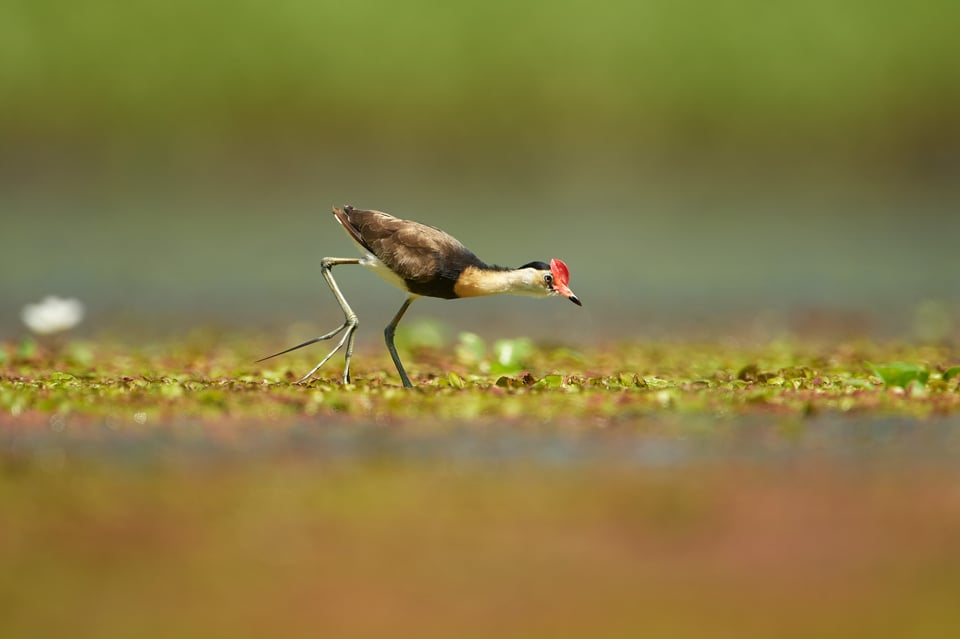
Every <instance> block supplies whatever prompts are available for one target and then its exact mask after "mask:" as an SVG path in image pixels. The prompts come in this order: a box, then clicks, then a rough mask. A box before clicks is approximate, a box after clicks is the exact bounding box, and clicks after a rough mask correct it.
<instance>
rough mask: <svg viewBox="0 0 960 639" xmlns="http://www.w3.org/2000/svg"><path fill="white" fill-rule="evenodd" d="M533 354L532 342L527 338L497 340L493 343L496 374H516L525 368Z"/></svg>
mask: <svg viewBox="0 0 960 639" xmlns="http://www.w3.org/2000/svg"><path fill="white" fill-rule="evenodd" d="M533 352H534V347H533V342H532V341H531V340H530V339H529V338H527V337H518V338H516V339H499V340H497V341H496V342H494V343H493V356H494V359H495V362H494V366H493V370H494V371H496V372H516V371H520V370H522V369H523V368H524V366H526V363H527V362H528V361H529V359H530V356H531V355H532V354H533Z"/></svg>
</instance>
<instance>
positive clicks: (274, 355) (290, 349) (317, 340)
mask: <svg viewBox="0 0 960 639" xmlns="http://www.w3.org/2000/svg"><path fill="white" fill-rule="evenodd" d="M349 325H350V324H349V323H347V322H345V323H344V324H343V326H341V327H340V328H338V329H336V330H333V331H330V332H329V333H327V334H326V335H321V336H320V337H314V338H313V339H308V340H307V341H305V342H304V343H303V344H297V345H296V346H291V347H290V348H288V349H286V350H284V351H280V352H279V353H274V354H273V355H267V356H266V357H263V358H261V359H258V360H257V362H256V363H258V364H259V363H260V362H265V361H267V360H268V359H272V358H274V357H276V356H277V355H285V354H287V353H289V352H290V351H295V350H297V349H298V348H303V347H304V346H310V345H311V344H316V343H317V342H322V341H323V340H325V339H330V338H331V337H336V336H337V333H339V332H340V331H342V330H343V329H345V328H346V327H347V326H349ZM337 348H339V346H338V347H337ZM324 361H326V360H324ZM307 377H309V375H308V376H307Z"/></svg>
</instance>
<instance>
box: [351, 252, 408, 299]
mask: <svg viewBox="0 0 960 639" xmlns="http://www.w3.org/2000/svg"><path fill="white" fill-rule="evenodd" d="M365 253H366V254H365V255H364V256H363V257H362V258H360V263H361V264H363V265H364V266H366V267H367V268H368V269H370V270H371V271H373V272H374V273H376V274H377V275H379V276H380V277H381V278H382V279H384V280H385V281H387V282H389V283H391V284H393V285H394V286H396V287H397V288H399V289H400V290H401V291H406V290H407V284H406V282H404V281H403V279H402V278H401V277H400V276H399V275H397V274H396V273H394V272H393V271H391V270H390V269H389V268H387V265H386V264H384V263H383V262H381V261H380V260H379V259H377V256H376V255H374V254H373V253H369V252H365Z"/></svg>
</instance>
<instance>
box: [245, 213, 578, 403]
mask: <svg viewBox="0 0 960 639" xmlns="http://www.w3.org/2000/svg"><path fill="white" fill-rule="evenodd" d="M333 215H334V217H335V218H336V221H337V222H339V223H340V226H342V227H343V229H344V230H345V231H346V233H347V235H348V236H349V237H350V239H351V240H352V241H353V243H354V244H356V246H357V248H358V249H359V250H360V253H361V255H362V257H359V258H349V257H324V258H323V259H322V260H321V261H320V272H321V274H322V275H323V278H324V280H325V281H326V282H327V285H328V286H329V287H330V290H331V291H332V292H333V296H334V297H335V298H336V300H337V303H338V304H339V305H340V308H341V310H342V311H343V316H344V319H343V324H341V325H340V326H339V327H337V328H335V329H334V330H332V331H330V332H329V333H325V334H323V335H320V336H319V337H314V338H312V339H309V340H307V341H305V342H303V343H302V344H297V345H296V346H292V347H290V348H288V349H285V350H282V351H280V352H278V353H274V354H273V355H268V356H267V357H264V358H262V359H259V360H257V361H258V362H263V361H266V360H268V359H271V358H273V357H277V356H278V355H283V354H285V353H289V352H291V351H295V350H297V349H299V348H303V347H305V346H309V345H311V344H315V343H316V342H320V341H323V340H328V339H333V338H335V337H336V336H337V335H339V334H340V333H343V336H342V337H341V338H340V341H339V342H338V343H337V345H336V346H335V347H334V348H333V350H332V351H330V352H329V353H328V354H327V356H326V357H324V358H323V359H322V360H321V361H320V363H319V364H317V365H316V366H315V367H314V368H313V369H312V370H311V371H310V372H309V373H307V374H306V375H304V376H303V377H301V378H300V379H299V380H297V382H296V383H297V384H301V383H304V382H306V381H307V380H309V379H310V378H311V377H313V376H314V375H315V374H316V372H317V371H318V370H320V367H322V366H323V365H324V364H326V363H327V361H329V360H330V358H331V357H333V356H334V355H335V354H336V353H337V351H339V350H340V349H341V348H344V346H346V350H345V351H344V368H343V383H344V384H349V383H350V360H351V358H352V356H353V342H354V337H355V334H356V331H357V327H358V326H359V320H358V318H357V314H356V313H355V312H354V311H353V309H351V308H350V305H349V304H348V303H347V300H346V298H345V297H344V295H343V293H342V292H341V291H340V287H339V286H338V285H337V282H336V280H335V279H334V278H333V267H335V266H344V265H348V264H360V265H362V266H365V267H366V268H368V269H370V270H371V271H373V272H374V273H375V274H377V275H379V276H380V277H382V278H383V279H384V280H386V281H387V282H389V283H390V284H393V285H394V286H396V287H398V288H400V289H401V290H403V291H405V292H406V293H407V298H406V300H404V302H403V305H402V306H401V307H400V310H398V311H397V313H396V315H394V317H393V320H392V321H391V322H390V323H389V324H388V325H387V327H386V328H385V329H384V331H383V335H384V340H385V342H386V344H387V350H388V351H389V352H390V357H391V359H393V363H394V365H395V366H396V367H397V372H398V373H399V374H400V380H401V381H402V382H403V386H404V387H405V388H411V387H412V386H413V384H412V383H411V382H410V378H409V376H408V375H407V372H406V370H405V369H404V367H403V363H402V362H401V361H400V356H399V355H398V354H397V348H396V346H395V345H394V342H393V338H394V334H395V333H396V330H397V325H398V324H399V323H400V320H401V319H402V318H403V315H404V313H406V312H407V309H408V308H409V307H410V304H412V303H413V301H414V300H416V299H418V298H420V297H436V298H441V299H459V298H469V297H479V296H483V295H526V296H532V297H556V296H559V297H565V298H567V299H568V300H570V301H571V302H573V303H574V304H576V305H577V306H583V304H582V303H581V302H580V298H578V297H577V296H576V295H574V294H573V291H572V290H570V286H569V283H570V271H569V269H568V268H567V265H566V264H564V263H563V261H561V260H559V259H556V258H554V259H552V260H550V263H549V264H548V263H546V262H540V261H535V262H528V263H527V264H524V265H523V266H520V267H518V268H507V267H503V266H492V265H489V264H487V263H485V262H484V261H483V260H481V259H480V258H478V257H477V256H476V255H475V254H474V253H473V252H472V251H471V250H470V249H468V248H467V247H466V246H464V245H463V244H462V243H461V242H460V241H459V240H457V239H456V238H454V237H453V236H451V235H449V234H447V233H445V232H444V231H441V230H440V229H438V228H436V227H434V226H429V225H427V224H421V223H420V222H414V221H412V220H404V219H400V218H398V217H394V216H393V215H390V214H389V213H384V212H382V211H368V210H362V209H355V208H353V207H352V206H350V205H346V206H344V207H343V208H342V209H340V208H337V207H333Z"/></svg>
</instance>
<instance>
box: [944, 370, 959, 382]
mask: <svg viewBox="0 0 960 639" xmlns="http://www.w3.org/2000/svg"><path fill="white" fill-rule="evenodd" d="M958 375H960V366H951V367H950V368H948V369H947V370H946V372H944V374H943V381H945V382H949V381H950V380H951V379H953V378H954V377H957V376H958Z"/></svg>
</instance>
